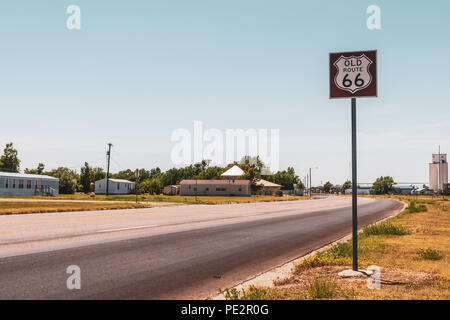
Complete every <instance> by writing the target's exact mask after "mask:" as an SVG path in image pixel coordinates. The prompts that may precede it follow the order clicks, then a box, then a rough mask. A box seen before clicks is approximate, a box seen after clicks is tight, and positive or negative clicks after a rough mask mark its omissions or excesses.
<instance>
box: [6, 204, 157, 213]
mask: <svg viewBox="0 0 450 320" xmlns="http://www.w3.org/2000/svg"><path fill="white" fill-rule="evenodd" d="M149 207H150V206H149V205H146V204H139V203H137V204H136V203H127V202H104V203H95V202H76V201H68V202H59V201H55V202H52V201H42V202H41V201H0V215H8V214H25V213H45V212H67V211H91V210H108V209H135V208H149Z"/></svg>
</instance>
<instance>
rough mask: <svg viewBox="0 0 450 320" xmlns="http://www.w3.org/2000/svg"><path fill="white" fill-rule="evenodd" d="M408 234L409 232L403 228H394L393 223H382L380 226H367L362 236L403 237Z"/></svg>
mask: <svg viewBox="0 0 450 320" xmlns="http://www.w3.org/2000/svg"><path fill="white" fill-rule="evenodd" d="M405 234H408V232H407V231H406V230H405V229H403V228H401V227H397V226H394V225H393V224H392V223H391V222H386V221H385V222H382V223H379V224H374V225H371V226H367V227H365V228H364V229H363V232H362V236H363V237H367V236H379V235H395V236H402V235H405Z"/></svg>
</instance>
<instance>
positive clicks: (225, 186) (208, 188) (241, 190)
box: [180, 180, 251, 196]
mask: <svg viewBox="0 0 450 320" xmlns="http://www.w3.org/2000/svg"><path fill="white" fill-rule="evenodd" d="M250 192H251V190H250V180H182V181H181V182H180V195H182V196H250V194H251V193H250Z"/></svg>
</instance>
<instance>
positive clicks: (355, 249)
mask: <svg viewBox="0 0 450 320" xmlns="http://www.w3.org/2000/svg"><path fill="white" fill-rule="evenodd" d="M357 180H358V179H357V174H356V98H352V226H353V229H352V239H353V270H355V271H358V184H357Z"/></svg>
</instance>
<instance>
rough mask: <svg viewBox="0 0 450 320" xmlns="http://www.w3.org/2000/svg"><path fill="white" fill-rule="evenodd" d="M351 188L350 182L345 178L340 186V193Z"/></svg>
mask: <svg viewBox="0 0 450 320" xmlns="http://www.w3.org/2000/svg"><path fill="white" fill-rule="evenodd" d="M351 188H352V182H351V181H349V180H347V181H345V182H344V184H343V185H342V187H341V193H345V190H347V189H351Z"/></svg>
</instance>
